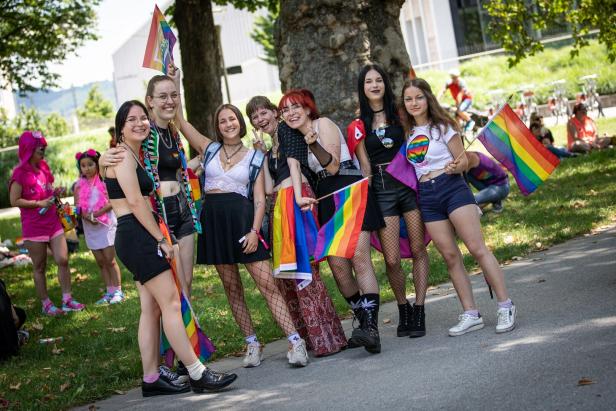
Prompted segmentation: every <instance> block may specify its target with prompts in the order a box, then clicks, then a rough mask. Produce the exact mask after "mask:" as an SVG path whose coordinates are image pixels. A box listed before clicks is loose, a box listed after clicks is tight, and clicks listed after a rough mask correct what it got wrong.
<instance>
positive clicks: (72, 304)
mask: <svg viewBox="0 0 616 411" xmlns="http://www.w3.org/2000/svg"><path fill="white" fill-rule="evenodd" d="M84 308H86V306H85V304H81V303H80V302H79V301H77V300H75V299H74V298H71V299H70V300H68V301H64V302H63V303H62V310H64V311H81V310H83V309H84Z"/></svg>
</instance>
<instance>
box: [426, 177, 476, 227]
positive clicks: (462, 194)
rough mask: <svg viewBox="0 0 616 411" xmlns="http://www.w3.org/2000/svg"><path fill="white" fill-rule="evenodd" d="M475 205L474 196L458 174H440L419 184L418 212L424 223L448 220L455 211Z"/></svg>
mask: <svg viewBox="0 0 616 411" xmlns="http://www.w3.org/2000/svg"><path fill="white" fill-rule="evenodd" d="M468 204H475V205H477V202H476V201H475V196H473V193H472V191H471V189H470V188H468V185H467V184H466V181H464V178H463V177H462V175H460V174H445V173H443V174H441V175H438V176H436V177H434V178H433V179H431V180H427V181H424V182H420V183H419V210H420V211H421V218H422V219H423V220H424V222H426V223H430V222H433V221H442V220H447V219H448V218H449V214H451V213H452V212H453V211H454V210H455V209H457V208H460V207H462V206H465V205H468Z"/></svg>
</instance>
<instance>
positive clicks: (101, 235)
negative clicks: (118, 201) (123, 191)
mask: <svg viewBox="0 0 616 411" xmlns="http://www.w3.org/2000/svg"><path fill="white" fill-rule="evenodd" d="M75 190H76V191H77V192H78V193H79V195H78V197H79V204H78V205H79V208H80V214H81V215H86V214H89V213H93V212H96V211H98V210H100V209H101V208H103V207H104V206H105V204H107V203H108V202H109V196H108V195H107V189H106V188H105V185H104V184H103V182H102V181H101V180H100V178H99V177H98V175H95V176H94V178H92V179H91V180H88V179H87V178H85V177H82V178H80V179H79V180H78V181H77V184H76V185H75ZM96 220H97V221H98V224H92V223H91V222H89V221H88V220H86V219H85V218H82V219H81V221H82V223H83V234H84V236H85V238H86V245H87V246H88V248H89V249H90V250H102V249H103V248H107V247H110V246H113V244H114V241H115V234H116V228H117V225H118V222H117V220H116V216H115V214H114V213H113V211H108V212H106V213H105V214H103V215H101V216H99V217H97V218H96Z"/></svg>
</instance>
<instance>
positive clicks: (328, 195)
mask: <svg viewBox="0 0 616 411" xmlns="http://www.w3.org/2000/svg"><path fill="white" fill-rule="evenodd" d="M369 177H372V174H370V175H369V176H366V177H364V178H362V179H361V180H358V181H356V182H354V183H353V184H349V185H348V186H344V187H342V188H339V189H338V190H336V191H334V192H331V193H329V194H325V195H324V196H323V197H319V198H317V199H316V200H317V201H321V200H323V199H325V198H327V197H331V196H333V195H334V194H336V193H339V192H341V191H343V190H346V189H347V188H349V187H352V186H354V185H355V184H359V183H361V182H362V181H364V180H367V179H368V178H369Z"/></svg>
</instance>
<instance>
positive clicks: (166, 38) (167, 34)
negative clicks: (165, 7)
mask: <svg viewBox="0 0 616 411" xmlns="http://www.w3.org/2000/svg"><path fill="white" fill-rule="evenodd" d="M175 42H176V38H175V34H173V31H171V27H169V24H168V23H167V21H166V20H165V16H164V15H163V13H162V12H161V11H160V9H159V8H158V6H157V5H154V13H153V14H152V24H151V25H150V34H149V36H148V43H147V44H146V46H145V54H144V56H143V64H142V67H147V68H152V69H154V70H158V71H162V72H163V73H164V74H167V67H168V65H169V63H173V46H174V45H175Z"/></svg>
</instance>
